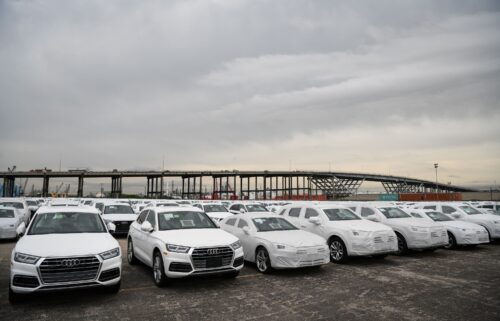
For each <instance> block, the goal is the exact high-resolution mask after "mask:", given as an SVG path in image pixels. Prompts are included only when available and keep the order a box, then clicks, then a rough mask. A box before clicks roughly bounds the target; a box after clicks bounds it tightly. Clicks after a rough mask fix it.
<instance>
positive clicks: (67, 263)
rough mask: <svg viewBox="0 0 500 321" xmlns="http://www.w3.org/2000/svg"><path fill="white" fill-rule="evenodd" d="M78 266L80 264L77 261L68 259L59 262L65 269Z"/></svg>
mask: <svg viewBox="0 0 500 321" xmlns="http://www.w3.org/2000/svg"><path fill="white" fill-rule="evenodd" d="M79 264H80V260H79V259H68V260H62V261H61V265H62V266H65V267H73V266H77V265H79Z"/></svg>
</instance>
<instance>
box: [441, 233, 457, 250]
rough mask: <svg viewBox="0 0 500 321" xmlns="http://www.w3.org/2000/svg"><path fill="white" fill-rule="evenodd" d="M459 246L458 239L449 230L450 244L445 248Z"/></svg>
mask: <svg viewBox="0 0 500 321" xmlns="http://www.w3.org/2000/svg"><path fill="white" fill-rule="evenodd" d="M456 247H457V240H456V239H455V236H453V234H452V233H450V232H448V244H447V245H445V246H444V248H445V249H449V250H451V249H454V248H456Z"/></svg>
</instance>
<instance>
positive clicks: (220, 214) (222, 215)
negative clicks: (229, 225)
mask: <svg viewBox="0 0 500 321" xmlns="http://www.w3.org/2000/svg"><path fill="white" fill-rule="evenodd" d="M206 213H207V215H208V216H209V217H214V218H218V219H224V218H226V217H229V216H234V214H233V213H229V212H206Z"/></svg>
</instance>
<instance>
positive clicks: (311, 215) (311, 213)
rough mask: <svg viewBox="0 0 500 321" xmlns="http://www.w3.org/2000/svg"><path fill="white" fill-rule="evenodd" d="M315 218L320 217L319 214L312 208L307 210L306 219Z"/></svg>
mask: <svg viewBox="0 0 500 321" xmlns="http://www.w3.org/2000/svg"><path fill="white" fill-rule="evenodd" d="M315 216H319V213H318V212H316V210H313V209H312V208H307V209H306V215H305V216H304V218H310V217H315Z"/></svg>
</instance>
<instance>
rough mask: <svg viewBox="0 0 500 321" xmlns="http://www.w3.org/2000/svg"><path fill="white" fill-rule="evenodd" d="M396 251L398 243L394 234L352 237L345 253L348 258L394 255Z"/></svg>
mask: <svg viewBox="0 0 500 321" xmlns="http://www.w3.org/2000/svg"><path fill="white" fill-rule="evenodd" d="M397 250H398V241H397V238H396V235H395V234H394V233H370V235H369V236H367V237H364V238H359V237H354V238H353V240H352V242H351V244H350V248H348V249H347V253H348V254H349V256H367V255H377V254H386V253H394V252H396V251H397Z"/></svg>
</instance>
